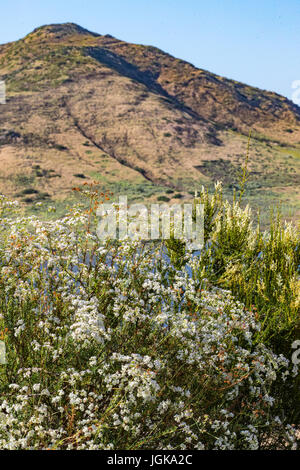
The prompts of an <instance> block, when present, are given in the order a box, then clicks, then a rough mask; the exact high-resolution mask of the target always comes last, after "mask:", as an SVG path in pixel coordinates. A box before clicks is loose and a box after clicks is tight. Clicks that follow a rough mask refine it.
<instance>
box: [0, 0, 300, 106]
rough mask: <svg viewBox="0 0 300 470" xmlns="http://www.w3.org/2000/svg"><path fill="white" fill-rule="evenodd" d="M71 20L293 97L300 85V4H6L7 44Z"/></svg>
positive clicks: (126, 0)
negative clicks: (295, 84)
mask: <svg viewBox="0 0 300 470" xmlns="http://www.w3.org/2000/svg"><path fill="white" fill-rule="evenodd" d="M69 21H70V22H74V23H78V24H80V25H81V26H83V27H85V28H87V29H90V30H91V31H96V32H98V33H100V34H112V35H113V36H115V37H117V38H119V39H123V40H125V41H130V42H134V43H139V44H147V45H154V46H157V47H159V48H161V49H163V50H164V51H166V52H169V53H170V54H172V55H174V56H176V57H179V58H181V59H185V60H187V61H189V62H191V63H193V64H194V65H195V66H197V67H200V68H204V69H206V70H209V71H211V72H215V73H217V74H219V75H223V76H225V77H228V78H233V79H235V80H239V81H242V82H244V83H248V84H250V85H253V86H257V87H259V88H263V89H268V90H272V91H276V92H277V93H280V94H282V95H284V96H287V97H288V98H291V97H292V93H293V91H294V90H293V89H292V83H293V82H294V81H296V80H300V0H104V1H103V0H51V1H50V0H12V1H7V0H0V44H3V43H5V42H8V41H14V40H16V39H19V38H21V37H23V36H24V35H26V34H28V33H29V32H30V31H31V30H32V29H34V28H36V27H37V26H41V25H43V24H49V23H62V22H69Z"/></svg>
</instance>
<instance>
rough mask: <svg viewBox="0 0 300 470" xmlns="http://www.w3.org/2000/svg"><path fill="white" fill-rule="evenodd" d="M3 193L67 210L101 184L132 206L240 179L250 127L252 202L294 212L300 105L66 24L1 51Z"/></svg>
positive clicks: (298, 196)
mask: <svg viewBox="0 0 300 470" xmlns="http://www.w3.org/2000/svg"><path fill="white" fill-rule="evenodd" d="M0 80H5V82H6V86H7V94H8V97H7V103H6V104H5V105H0V192H2V193H5V194H7V195H9V196H14V197H18V198H19V199H20V201H22V202H24V203H26V204H29V205H32V203H33V202H35V201H42V200H45V201H51V200H55V201H57V202H61V203H62V204H64V203H63V201H69V200H70V198H71V196H70V195H71V193H72V191H71V189H72V187H74V186H80V185H81V184H82V183H84V182H86V181H92V180H96V181H99V184H100V185H101V186H102V187H103V189H111V190H113V191H114V192H115V194H117V193H120V192H121V193H122V194H126V193H128V195H129V196H130V197H131V198H132V199H136V198H150V199H157V196H165V198H169V199H172V197H173V196H174V195H175V196H177V197H179V196H182V197H185V196H188V194H190V193H193V191H194V190H195V189H198V188H199V187H200V185H201V184H205V185H211V183H212V182H213V181H216V180H218V179H222V180H223V181H224V184H225V187H226V188H227V189H228V190H229V189H231V188H232V187H233V186H234V185H235V182H236V179H237V173H238V171H239V168H240V165H241V164H242V161H243V158H244V154H245V151H246V145H247V135H248V133H249V130H250V129H252V133H253V134H252V135H253V138H252V142H251V152H250V170H251V174H250V180H249V186H248V187H249V192H248V197H250V198H251V199H254V202H255V203H257V204H258V205H262V206H264V207H265V206H266V205H267V203H271V202H276V201H277V202H278V201H281V202H282V203H283V205H285V206H286V207H288V208H289V211H290V215H291V216H294V217H297V214H298V215H299V214H300V211H299V209H300V190H299V181H300V108H299V107H298V106H296V105H295V104H293V103H292V102H291V101H289V100H288V99H286V98H284V97H282V96H280V95H278V94H276V93H272V92H268V91H263V90H259V89H257V88H253V87H251V86H248V85H245V84H242V83H239V82H236V81H233V80H228V79H226V78H223V77H220V76H217V75H215V74H212V73H210V72H208V71H205V70H201V69H198V68H196V67H194V66H193V65H191V64H189V63H187V62H184V61H182V60H179V59H176V58H174V57H172V56H171V55H169V54H167V53H165V52H163V51H161V50H159V49H157V48H155V47H150V46H142V45H136V44H129V43H126V42H124V41H120V40H118V39H116V38H114V37H112V36H110V35H99V34H96V33H91V32H89V31H87V30H85V29H84V28H81V27H80V26H77V25H75V24H71V23H67V24H62V25H48V26H43V27H40V28H37V29H36V30H34V31H33V32H32V33H30V34H28V35H27V36H26V37H25V38H23V39H21V40H19V41H16V42H12V43H8V44H4V45H1V46H0Z"/></svg>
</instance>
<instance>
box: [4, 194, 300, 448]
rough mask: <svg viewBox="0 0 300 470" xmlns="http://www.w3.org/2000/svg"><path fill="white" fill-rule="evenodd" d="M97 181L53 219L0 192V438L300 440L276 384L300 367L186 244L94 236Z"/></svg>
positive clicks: (40, 442) (111, 443) (68, 443)
mask: <svg viewBox="0 0 300 470" xmlns="http://www.w3.org/2000/svg"><path fill="white" fill-rule="evenodd" d="M86 191H87V190H86ZM91 194H92V196H91V197H92V198H93V199H92V205H91V210H87V211H85V212H82V211H80V210H79V209H75V208H74V209H73V210H72V212H71V213H70V214H68V215H67V216H66V217H64V218H63V219H60V220H57V221H51V222H42V221H40V220H39V219H37V218H36V217H23V216H22V214H18V213H17V214H16V215H15V216H14V217H13V216H12V212H13V211H15V210H17V209H16V207H17V206H16V205H17V203H12V202H10V201H8V200H7V199H5V198H4V197H2V198H1V207H0V210H1V211H0V215H1V232H0V237H1V239H0V241H1V243H0V248H1V249H0V269H1V277H0V312H1V315H0V329H1V330H2V331H3V335H4V340H5V342H6V347H7V364H6V365H1V366H0V396H1V401H0V416H1V420H0V448H2V449H22V448H24V449H48V448H51V449H128V450H134V449H258V448H260V449H261V448H288V447H292V446H293V447H295V445H296V443H295V432H294V431H293V427H292V426H291V424H292V423H291V422H290V423H289V422H287V420H286V417H285V415H284V406H283V403H282V401H281V400H280V397H278V396H276V398H274V397H273V395H272V393H271V392H272V391H274V390H275V392H276V384H277V380H278V378H279V379H280V380H281V379H282V380H283V379H285V378H286V376H287V374H289V373H293V374H296V373H297V367H296V366H295V367H294V370H293V371H292V369H291V367H290V366H289V361H288V360H287V359H286V358H285V357H284V356H282V355H281V356H278V355H276V354H275V353H274V352H272V350H271V349H270V348H268V347H266V346H265V345H264V344H262V343H260V344H258V343H257V342H256V341H255V338H256V335H257V333H258V332H259V328H260V325H259V322H258V315H257V313H256V312H254V311H252V312H251V311H248V310H246V309H245V308H244V306H243V304H242V303H240V302H239V301H238V300H235V299H234V297H233V296H232V294H231V293H230V292H229V291H227V290H224V289H219V288H215V287H213V286H211V284H210V282H209V281H208V280H205V279H204V277H203V276H202V274H201V272H202V271H203V266H202V265H201V262H202V261H201V258H199V257H198V256H193V253H192V252H191V251H190V250H189V249H188V248H187V249H186V250H185V253H184V262H182V263H181V269H178V268H176V267H175V266H174V265H173V264H172V263H170V260H169V258H168V257H167V256H166V254H164V253H162V251H161V248H160V246H157V245H156V244H146V245H145V244H143V243H141V242H130V241H123V242H116V241H109V240H107V241H106V242H102V243H100V242H99V240H98V238H97V236H96V234H94V233H93V220H94V219H93V217H94V216H93V212H92V209H93V207H96V205H97V203H98V202H97V200H96V199H95V191H92V193H91ZM205 197H206V196H205ZM217 200H218V198H217ZM207 204H210V201H209V200H208V201H207ZM212 213H213V211H212ZM243 220H244V219H243ZM212 225H213V223H212ZM248 230H249V226H248V223H247V217H246V218H245V220H244V222H243V223H242V227H241V228H240V229H239V231H238V232H237V233H240V234H241V236H245V233H248ZM223 269H224V268H223Z"/></svg>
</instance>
